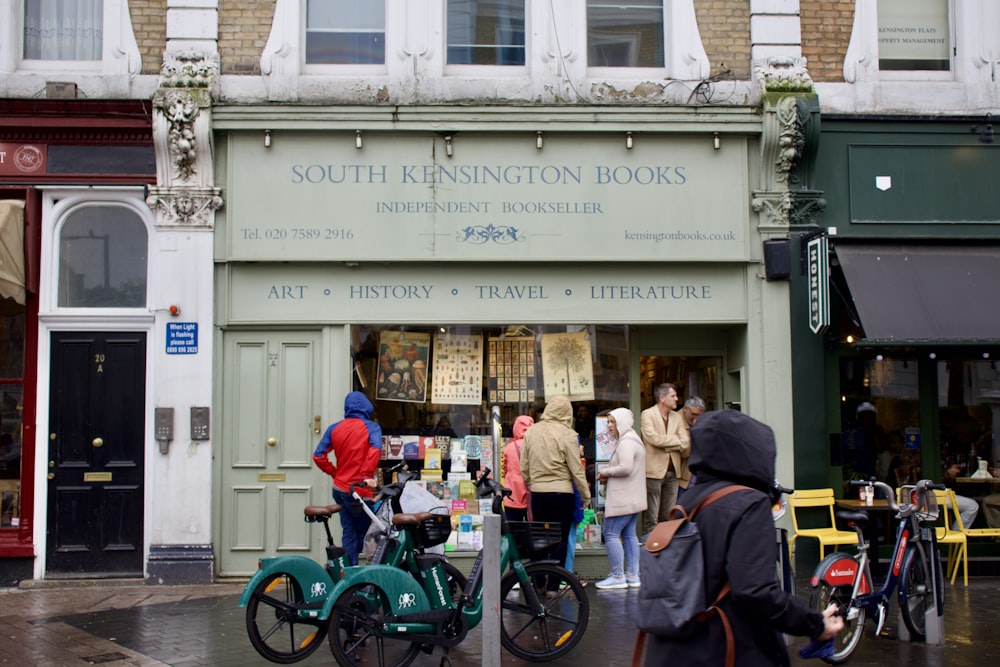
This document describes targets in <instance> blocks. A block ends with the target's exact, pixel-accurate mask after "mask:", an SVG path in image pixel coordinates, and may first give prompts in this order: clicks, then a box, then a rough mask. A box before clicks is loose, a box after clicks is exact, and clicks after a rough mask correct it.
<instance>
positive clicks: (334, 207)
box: [222, 133, 751, 262]
mask: <svg viewBox="0 0 1000 667" xmlns="http://www.w3.org/2000/svg"><path fill="white" fill-rule="evenodd" d="M342 139H343V137H341V136H336V135H332V134H323V133H300V134H289V135H287V136H283V138H282V139H281V140H280V141H277V140H275V141H274V142H273V143H272V145H271V147H270V148H265V147H263V145H262V144H261V142H260V141H258V140H257V139H256V138H254V139H252V140H251V139H250V138H249V137H244V136H240V135H233V136H232V137H231V139H230V142H229V146H230V149H229V159H228V160H227V164H228V165H230V174H229V176H228V181H229V186H228V187H227V192H228V195H227V197H226V210H225V212H224V213H223V214H222V215H224V217H225V227H224V229H226V231H227V236H228V244H227V249H226V252H227V257H228V258H229V259H231V260H245V261H262V260H275V261H289V260H305V261H327V260H330V259H342V260H345V261H349V260H357V261H365V260H372V261H405V260H473V261H476V260H483V261H510V260H516V261H525V260H538V261H594V262H606V261H622V260H631V261H664V260H676V261H709V260H722V261H732V260H736V261H745V260H746V259H747V257H748V248H749V243H748V238H747V237H748V233H749V232H748V230H749V229H750V228H751V225H750V223H749V211H748V207H747V203H746V202H747V192H748V175H747V155H746V151H745V150H737V148H738V147H739V144H737V145H735V146H734V150H733V151H731V152H726V153H723V152H720V151H717V150H714V149H713V148H712V146H711V144H710V143H707V142H705V141H703V140H702V139H701V138H697V137H688V136H670V137H667V136H655V135H651V136H648V137H644V138H643V141H642V142H641V143H640V144H638V145H636V146H635V147H634V148H633V149H631V150H629V149H626V148H625V145H624V142H622V141H621V138H620V137H619V136H617V135H615V136H613V137H612V136H610V135H597V136H574V137H566V138H563V139H562V140H558V139H553V140H551V141H550V140H549V139H548V138H546V142H545V148H544V150H538V149H537V148H535V144H534V142H533V141H531V142H526V143H524V144H523V145H522V144H521V143H518V142H516V141H513V140H512V139H511V138H510V137H509V136H506V135H496V134H494V135H490V134H479V135H460V137H459V138H457V139H455V141H454V144H455V145H454V150H453V151H452V153H451V154H450V155H449V154H448V153H446V151H445V150H444V147H443V145H442V144H441V140H440V137H438V136H437V135H433V136H426V135H407V134H400V135H398V136H396V135H392V134H389V133H386V134H385V135H383V136H381V137H373V138H372V139H371V140H367V139H366V141H365V144H364V148H363V149H362V150H359V149H357V148H355V147H354V145H355V144H354V142H353V141H351V142H348V143H345V142H344V141H343V140H342Z"/></svg>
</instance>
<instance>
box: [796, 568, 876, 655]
mask: <svg viewBox="0 0 1000 667" xmlns="http://www.w3.org/2000/svg"><path fill="white" fill-rule="evenodd" d="M853 588H854V586H853V584H851V585H841V586H834V585H831V584H829V583H827V582H825V581H823V580H822V579H820V583H819V584H818V585H816V586H814V587H813V589H812V593H811V594H810V596H809V606H810V607H812V608H813V609H816V610H817V611H823V610H824V609H826V608H827V607H828V606H830V605H831V604H835V605H837V607H838V608H839V609H840V611H839V612H838V613H839V614H840V615H841V616H842V617H843V619H844V629H843V630H842V631H841V632H840V633H838V634H837V636H836V637H834V638H833V655H830V656H827V657H825V658H823V660H824V661H825V662H828V663H830V664H831V665H839V664H840V663H842V662H845V661H846V660H847V658H848V657H850V655H851V653H853V652H854V649H856V648H857V647H858V642H860V641H861V634H862V632H864V629H865V610H864V609H858V608H854V609H852V608H851V593H852V592H853ZM868 588H869V590H870V589H871V586H869V587H868ZM855 612H856V615H855ZM851 616H853V618H849V617H851Z"/></svg>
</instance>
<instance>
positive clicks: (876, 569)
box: [835, 498, 895, 584]
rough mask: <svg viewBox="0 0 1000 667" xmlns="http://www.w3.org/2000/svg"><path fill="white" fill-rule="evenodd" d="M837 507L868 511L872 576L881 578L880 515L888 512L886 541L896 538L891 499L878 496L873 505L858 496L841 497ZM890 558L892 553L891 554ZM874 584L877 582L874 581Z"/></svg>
mask: <svg viewBox="0 0 1000 667" xmlns="http://www.w3.org/2000/svg"><path fill="white" fill-rule="evenodd" d="M835 505H836V507H837V509H842V510H848V511H851V512H866V513H867V514H868V516H869V521H868V541H869V543H870V544H871V548H870V549H869V550H868V555H869V557H870V558H871V564H872V577H873V578H875V579H876V580H880V579H881V574H882V568H881V565H880V563H879V547H880V546H881V542H882V539H881V536H880V534H879V529H878V518H879V517H878V515H879V514H886V515H887V516H886V517H885V518H886V520H885V522H884V524H885V534H886V543H887V544H892V542H893V541H894V540H895V531H894V529H895V522H893V521H892V520H891V519H892V516H893V515H894V514H893V511H892V508H891V507H889V501H888V500H885V499H883V498H876V499H875V500H873V501H872V504H871V505H868V504H866V503H864V502H862V501H861V500H859V499H858V498H840V499H838V500H837V501H836V502H835ZM889 557H890V559H891V558H892V554H889ZM872 583H873V584H874V583H875V582H872Z"/></svg>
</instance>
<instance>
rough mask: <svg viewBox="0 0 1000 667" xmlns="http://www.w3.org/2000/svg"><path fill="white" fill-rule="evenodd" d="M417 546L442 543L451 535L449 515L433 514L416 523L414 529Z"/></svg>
mask: <svg viewBox="0 0 1000 667" xmlns="http://www.w3.org/2000/svg"><path fill="white" fill-rule="evenodd" d="M414 534H415V538H416V539H415V541H416V544H417V546H418V547H421V548H427V547H433V546H437V545H438V544H444V543H445V542H447V541H448V536H449V535H451V517H450V516H448V515H447V514H435V515H434V516H432V517H430V518H428V519H424V520H423V521H421V522H420V523H419V524H417V529H416V531H414Z"/></svg>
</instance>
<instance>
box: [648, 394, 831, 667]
mask: <svg viewBox="0 0 1000 667" xmlns="http://www.w3.org/2000/svg"><path fill="white" fill-rule="evenodd" d="M775 451H776V450H775V441H774V432H773V431H772V430H771V428H770V427H769V426H767V425H766V424H763V423H761V422H759V421H757V420H756V419H753V418H751V417H748V416H746V415H744V414H742V413H740V412H737V411H735V410H720V411H714V412H707V413H705V415H703V416H702V417H701V418H700V419H699V420H698V422H697V423H696V424H695V425H694V426H693V427H692V428H691V456H690V459H689V464H690V469H691V471H692V472H693V473H694V475H695V482H694V483H693V484H692V485H691V486H690V488H689V489H688V491H687V493H686V494H685V496H684V502H683V503H682V504H683V506H684V508H685V509H686V510H688V511H690V510H691V509H694V507H695V506H696V505H697V504H698V503H699V502H700V501H701V500H702V499H703V498H705V497H706V496H708V495H709V494H710V493H712V492H713V491H715V490H717V489H720V488H723V487H725V486H730V485H732V484H742V485H744V486H748V487H750V489H748V490H743V491H737V492H735V493H731V494H729V495H727V496H725V497H723V498H720V499H719V500H717V501H715V502H714V503H712V504H710V505H706V506H705V507H704V508H703V509H702V510H701V511H699V512H698V514H697V516H696V517H695V521H696V523H697V524H698V530H699V532H700V533H701V539H702V545H703V547H704V550H703V553H704V560H705V592H706V595H707V596H708V601H707V602H706V605H707V604H709V603H711V601H712V600H714V599H715V598H716V596H717V595H718V593H719V592H720V591H721V590H722V588H723V586H724V585H725V583H726V582H727V581H728V582H729V583H730V586H731V588H732V590H731V592H730V594H729V595H728V596H726V597H725V598H724V599H723V601H722V602H721V603H720V605H719V606H720V608H721V609H722V610H723V611H724V612H725V613H726V615H727V616H728V618H729V621H730V623H731V625H732V630H733V635H734V640H735V652H736V665H737V667H756V666H758V665H759V666H761V667H764V666H766V667H774V666H775V665H789V664H790V661H789V657H788V651H787V649H786V647H785V643H784V641H783V639H782V637H781V633H788V634H791V635H798V636H806V637H811V638H812V639H818V640H820V641H825V640H827V639H829V638H830V637H832V636H833V635H834V634H835V633H836V632H837V631H839V630H840V629H841V628H842V627H843V621H842V619H841V618H840V617H839V616H836V615H834V611H835V609H834V608H833V607H831V608H829V609H827V610H826V611H825V612H823V613H821V612H819V611H815V610H813V609H810V608H809V607H808V605H806V604H805V602H803V601H802V600H799V599H798V598H797V597H795V596H794V595H792V594H789V593H787V592H785V591H784V590H783V589H782V588H781V586H780V585H779V584H778V580H777V577H776V574H775V561H776V558H777V551H776V549H777V545H776V543H775V540H774V521H773V519H772V517H771V506H772V504H773V501H772V498H771V496H770V492H771V489H772V488H773V486H774V480H775V477H774V459H775ZM678 574H682V573H678ZM725 657H726V635H725V631H724V629H723V625H722V622H721V620H720V619H719V618H718V617H717V616H716V617H714V618H710V619H708V620H707V621H705V622H703V623H699V624H698V625H697V629H696V630H695V631H694V633H693V634H692V635H690V636H688V637H684V638H679V639H678V638H667V637H658V636H654V635H652V634H650V635H649V636H648V639H647V643H646V651H645V661H644V663H643V664H644V665H645V666H646V667H656V666H659V665H664V666H666V665H670V666H671V667H672V666H674V665H684V667H696V666H698V665H705V666H711V667H717V666H720V665H724V664H725Z"/></svg>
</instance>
